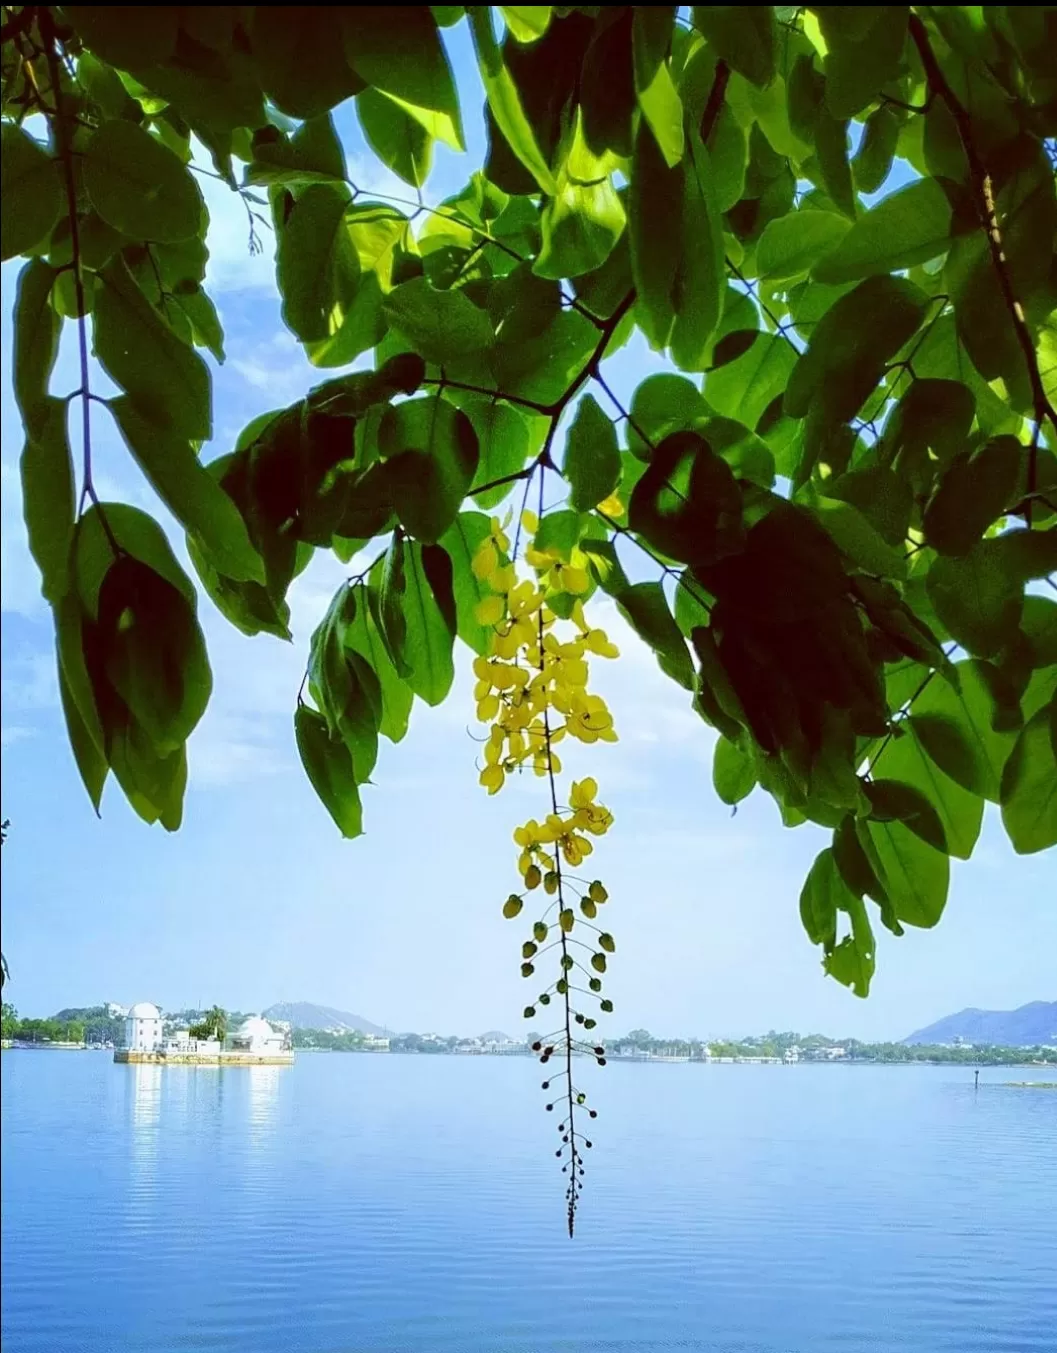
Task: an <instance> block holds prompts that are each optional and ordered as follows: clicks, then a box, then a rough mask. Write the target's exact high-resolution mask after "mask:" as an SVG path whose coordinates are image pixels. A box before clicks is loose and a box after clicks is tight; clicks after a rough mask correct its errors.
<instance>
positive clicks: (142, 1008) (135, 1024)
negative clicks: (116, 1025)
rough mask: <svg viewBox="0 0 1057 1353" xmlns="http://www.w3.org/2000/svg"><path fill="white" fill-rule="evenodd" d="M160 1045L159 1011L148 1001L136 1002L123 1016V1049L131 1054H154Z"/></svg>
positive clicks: (160, 1024) (160, 1025) (160, 1026)
mask: <svg viewBox="0 0 1057 1353" xmlns="http://www.w3.org/2000/svg"><path fill="white" fill-rule="evenodd" d="M161 1044H162V1021H161V1011H160V1010H159V1009H158V1007H157V1006H156V1005H153V1004H152V1003H151V1002H150V1001H137V1002H136V1004H135V1005H133V1006H130V1007H129V1012H128V1014H127V1015H126V1016H125V1047H126V1048H128V1049H129V1050H130V1051H131V1052H156V1051H157V1050H158V1048H160V1047H161Z"/></svg>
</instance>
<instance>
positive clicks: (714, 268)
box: [671, 132, 726, 371]
mask: <svg viewBox="0 0 1057 1353" xmlns="http://www.w3.org/2000/svg"><path fill="white" fill-rule="evenodd" d="M685 179H686V183H685V189H686V190H685V194H684V197H683V239H684V240H685V241H692V242H693V243H692V245H691V246H690V247H688V248H686V247H684V249H683V251H682V254H681V257H680V259H679V265H678V267H677V269H676V274H675V281H674V283H673V290H672V296H673V301H674V308H675V323H674V325H673V326H672V334H671V354H672V360H673V361H674V362H675V364H676V366H678V367H681V368H682V370H684V371H703V370H704V369H705V367H706V366H708V365H709V361H710V357H711V351H710V344H711V339H712V335H713V334H714V333H715V331H716V328H717V326H718V325H719V321H720V317H721V315H722V313H723V295H724V291H725V289H726V264H725V254H724V245H723V220H722V217H721V216H720V213H719V211H718V209H717V207H716V204H715V200H714V196H713V190H712V170H711V164H710V160H709V155H708V151H707V150H706V149H705V147H704V146H703V145H702V143H701V139H700V137H699V136H698V135H697V133H696V132H691V133H690V135H689V138H688V140H687V165H686V176H685Z"/></svg>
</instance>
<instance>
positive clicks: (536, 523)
mask: <svg viewBox="0 0 1057 1353" xmlns="http://www.w3.org/2000/svg"><path fill="white" fill-rule="evenodd" d="M521 525H522V526H523V527H524V528H525V530H526V531H527V532H528V533H529V535H530V536H534V535H535V534H536V532H537V531H538V530H539V529H540V519H539V517H537V516H536V514H535V512H530V511H529V510H528V509H527V508H526V509H525V511H524V512H522V514H521Z"/></svg>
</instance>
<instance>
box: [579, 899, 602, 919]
mask: <svg viewBox="0 0 1057 1353" xmlns="http://www.w3.org/2000/svg"><path fill="white" fill-rule="evenodd" d="M580 910H581V911H582V912H583V914H584V915H585V916H586V917H587V919H588V920H589V921H593V920H594V919H595V917H596V916H597V915H598V908H597V906H596V905H595V904H594V903H593V902H592V901H591V899H590V898H589V897H585V898H584V899H583V901H582V902H581V903H580Z"/></svg>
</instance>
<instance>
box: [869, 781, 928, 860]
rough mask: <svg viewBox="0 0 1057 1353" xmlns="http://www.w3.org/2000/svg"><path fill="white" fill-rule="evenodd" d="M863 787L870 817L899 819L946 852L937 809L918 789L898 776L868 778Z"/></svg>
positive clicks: (882, 820) (889, 819)
mask: <svg viewBox="0 0 1057 1353" xmlns="http://www.w3.org/2000/svg"><path fill="white" fill-rule="evenodd" d="M865 788H866V797H867V798H868V799H869V800H870V806H871V809H872V812H871V814H870V816H871V817H872V818H873V819H874V821H877V822H902V823H903V824H904V825H905V826H906V827H907V828H908V829H909V830H910V831H912V832H913V833H914V835H915V836H920V837H921V839H922V841H924V842H925V843H926V844H927V845H930V846H932V847H933V849H934V850H940V851H943V853H944V854H947V853H948V847H947V833H946V832H945V831H944V828H943V822H942V821H941V819H940V815H939V812H938V811H937V809H936V808H935V807H934V806H933V804H932V803H931V802H930V801H929V799H928V798H927V797H926V796H925V795H924V794H923V793H922V792H921V791H920V790H918V789H915V788H914V787H913V786H911V785H907V784H903V783H902V782H901V781H898V780H871V781H870V782H869V783H868V784H867V785H866V787H865Z"/></svg>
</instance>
